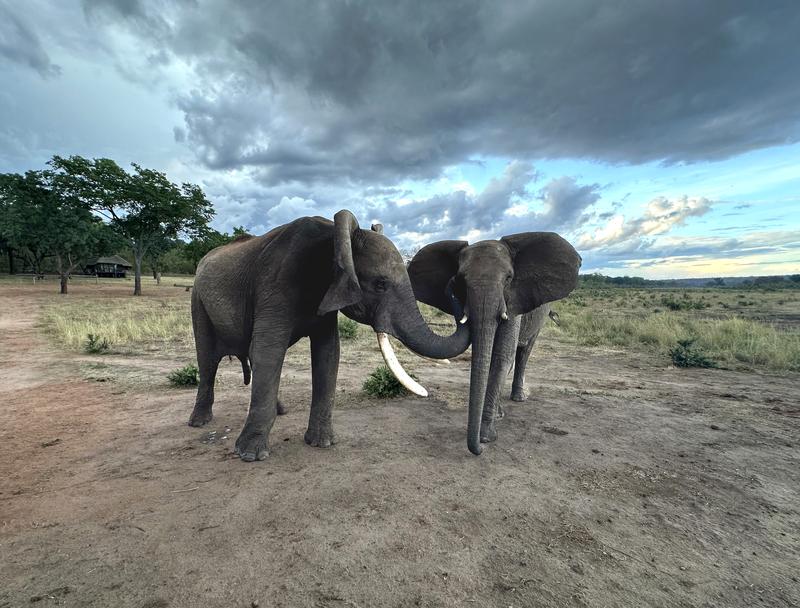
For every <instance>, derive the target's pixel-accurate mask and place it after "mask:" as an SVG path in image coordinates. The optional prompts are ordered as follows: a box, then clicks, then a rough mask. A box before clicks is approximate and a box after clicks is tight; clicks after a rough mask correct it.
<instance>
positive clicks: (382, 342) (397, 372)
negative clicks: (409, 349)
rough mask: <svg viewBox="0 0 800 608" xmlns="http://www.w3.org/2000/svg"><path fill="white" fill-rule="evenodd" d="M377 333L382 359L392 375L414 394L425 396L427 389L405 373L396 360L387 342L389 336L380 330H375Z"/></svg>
mask: <svg viewBox="0 0 800 608" xmlns="http://www.w3.org/2000/svg"><path fill="white" fill-rule="evenodd" d="M377 334H378V345H379V346H380V347H381V354H382V355H383V360H384V361H386V365H387V366H388V368H389V369H390V370H391V372H392V373H393V374H394V377H395V378H397V380H398V381H399V382H400V384H402V385H403V386H405V387H406V388H407V389H408V390H410V391H411V392H412V393H414V394H415V395H419V396H420V397H427V396H428V391H426V390H425V387H423V386H422V385H421V384H420V383H419V382H417V381H416V380H414V378H412V377H411V376H409V375H408V374H407V373H406V370H404V369H403V366H402V365H400V361H398V360H397V355H395V354H394V349H393V348H392V345H391V344H390V343H389V336H388V335H387V334H385V333H384V332H382V331H379V332H377Z"/></svg>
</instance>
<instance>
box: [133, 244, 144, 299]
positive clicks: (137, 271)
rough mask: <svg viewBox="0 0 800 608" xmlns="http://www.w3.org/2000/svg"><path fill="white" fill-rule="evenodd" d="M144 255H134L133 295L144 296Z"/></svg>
mask: <svg viewBox="0 0 800 608" xmlns="http://www.w3.org/2000/svg"><path fill="white" fill-rule="evenodd" d="M143 257H144V256H143V255H142V254H136V253H134V255H133V264H134V266H133V295H135V296H140V295H142V258H143Z"/></svg>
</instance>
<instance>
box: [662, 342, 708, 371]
mask: <svg viewBox="0 0 800 608" xmlns="http://www.w3.org/2000/svg"><path fill="white" fill-rule="evenodd" d="M694 342H695V338H690V339H687V340H678V345H677V346H675V347H674V348H672V349H671V350H670V351H669V356H670V357H671V358H672V363H673V364H674V365H675V367H716V366H717V365H716V363H714V362H713V361H712V360H711V359H709V358H708V357H706V356H705V355H704V354H703V353H702V351H700V349H698V348H697V347H696V346H695V345H694Z"/></svg>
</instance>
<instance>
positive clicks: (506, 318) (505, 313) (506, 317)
mask: <svg viewBox="0 0 800 608" xmlns="http://www.w3.org/2000/svg"><path fill="white" fill-rule="evenodd" d="M500 318H501V319H503V321H508V313H507V312H504V313H503V314H501V315H500Z"/></svg>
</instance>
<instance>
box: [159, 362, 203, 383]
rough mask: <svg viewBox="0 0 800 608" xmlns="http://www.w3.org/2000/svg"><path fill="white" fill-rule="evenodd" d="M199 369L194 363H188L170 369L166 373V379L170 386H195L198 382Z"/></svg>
mask: <svg viewBox="0 0 800 608" xmlns="http://www.w3.org/2000/svg"><path fill="white" fill-rule="evenodd" d="M198 373H199V370H198V369H197V366H196V365H195V364H194V363H190V364H189V365H186V366H184V367H181V368H180V369H176V370H174V371H171V372H170V373H169V374H168V375H167V380H169V383H170V384H171V385H172V386H178V387H183V386H197V384H198V383H199V382H200V379H199V377H198Z"/></svg>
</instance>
